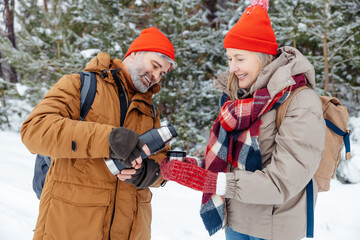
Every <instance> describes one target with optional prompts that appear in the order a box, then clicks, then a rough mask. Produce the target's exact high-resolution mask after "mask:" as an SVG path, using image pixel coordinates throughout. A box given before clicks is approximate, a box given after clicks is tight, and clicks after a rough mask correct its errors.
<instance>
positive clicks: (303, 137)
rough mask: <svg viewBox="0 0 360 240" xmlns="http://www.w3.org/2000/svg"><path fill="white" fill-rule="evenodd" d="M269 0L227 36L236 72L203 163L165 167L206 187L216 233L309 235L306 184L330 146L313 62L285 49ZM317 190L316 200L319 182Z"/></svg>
mask: <svg viewBox="0 0 360 240" xmlns="http://www.w3.org/2000/svg"><path fill="white" fill-rule="evenodd" d="M267 5H268V4H267V1H260V3H258V2H257V1H253V2H252V4H251V6H249V7H248V8H247V9H246V10H245V12H244V13H243V15H242V16H241V18H240V19H239V21H238V22H237V23H236V24H235V26H234V27H233V28H232V29H231V30H230V31H229V32H228V33H227V35H226V36H225V39H224V48H225V49H226V56H227V58H228V61H229V72H230V76H229V78H228V82H227V83H226V82H224V81H222V80H221V79H219V80H218V83H217V84H216V86H217V87H218V88H220V89H221V90H223V91H225V93H226V95H225V97H222V100H223V101H222V103H223V105H222V108H221V111H220V113H219V116H218V118H217V119H216V120H215V123H214V125H213V127H212V130H211V133H210V138H209V142H208V146H207V150H206V155H205V160H204V162H205V164H204V166H201V167H198V166H197V165H195V164H194V163H195V161H192V159H189V158H187V159H186V161H185V162H180V161H170V162H167V161H166V159H164V160H163V162H162V165H161V170H162V173H163V176H164V178H165V179H168V180H173V181H176V182H178V183H180V184H183V185H185V186H188V187H191V188H193V189H196V190H199V191H203V192H204V195H203V199H202V203H203V205H202V208H201V211H200V214H201V216H202V219H203V221H204V224H205V227H206V228H207V230H208V231H209V233H210V235H211V234H213V233H215V232H216V231H217V230H219V229H220V228H221V227H224V226H225V228H226V231H225V235H226V239H228V240H233V239H287V240H289V239H301V238H303V237H305V235H306V231H307V229H306V227H307V218H306V217H307V211H306V207H307V200H306V195H307V194H306V190H305V187H306V186H307V185H308V183H309V182H310V183H309V184H311V179H312V177H313V175H314V173H315V171H316V169H317V167H318V165H319V162H320V159H321V155H322V152H323V149H324V139H325V124H324V119H323V115H322V107H321V102H320V100H319V97H318V96H317V95H316V93H315V91H314V90H313V88H314V85H315V73H314V69H313V66H312V65H311V64H310V63H309V61H308V60H307V59H306V58H305V57H304V56H303V55H302V54H301V53H300V52H299V51H297V50H296V49H294V48H291V47H282V48H279V49H278V44H277V43H276V39H275V34H274V31H273V29H272V27H271V24H270V19H269V17H268V15H267V8H268V7H267ZM303 85H308V86H309V87H310V88H309V89H305V90H302V91H300V92H298V93H297V94H296V95H295V96H294V98H293V99H292V100H291V102H290V105H289V108H288V110H287V113H286V116H285V119H284V120H283V122H282V124H281V125H280V127H279V129H277V127H276V122H275V121H276V108H277V107H278V106H279V105H280V104H281V103H283V102H284V101H285V100H286V99H287V97H288V96H289V95H291V93H292V92H293V91H294V90H295V89H296V88H298V87H301V86H303ZM311 88H312V89H311ZM311 186H312V185H311ZM311 191H312V193H313V194H314V198H313V199H312V200H314V201H315V200H316V196H317V185H316V182H315V181H314V185H313V190H311ZM309 196H311V195H309Z"/></svg>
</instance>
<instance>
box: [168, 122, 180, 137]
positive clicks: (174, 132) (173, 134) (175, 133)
mask: <svg viewBox="0 0 360 240" xmlns="http://www.w3.org/2000/svg"><path fill="white" fill-rule="evenodd" d="M167 127H168V128H169V131H170V132H171V135H172V136H173V137H177V136H178V134H177V132H176V130H175V128H174V127H173V126H172V125H171V124H169V125H168V126H167Z"/></svg>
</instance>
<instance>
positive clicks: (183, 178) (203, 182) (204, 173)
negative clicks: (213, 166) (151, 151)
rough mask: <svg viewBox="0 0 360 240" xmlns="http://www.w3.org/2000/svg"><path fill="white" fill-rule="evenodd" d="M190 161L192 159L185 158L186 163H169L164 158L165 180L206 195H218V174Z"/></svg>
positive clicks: (162, 164)
mask: <svg viewBox="0 0 360 240" xmlns="http://www.w3.org/2000/svg"><path fill="white" fill-rule="evenodd" d="M190 160H191V158H188V159H186V158H185V161H184V162H180V161H177V160H172V161H169V162H168V161H167V158H164V159H163V160H162V162H161V166H160V168H161V173H162V175H163V178H164V179H165V180H172V181H175V182H177V183H180V184H181V185H184V186H186V187H189V188H192V189H194V190H198V191H202V192H204V193H216V182H217V176H218V174H217V173H213V172H210V171H208V170H205V169H203V168H201V167H198V166H197V163H195V162H194V161H190ZM194 160H195V159H194ZM195 161H196V160H195Z"/></svg>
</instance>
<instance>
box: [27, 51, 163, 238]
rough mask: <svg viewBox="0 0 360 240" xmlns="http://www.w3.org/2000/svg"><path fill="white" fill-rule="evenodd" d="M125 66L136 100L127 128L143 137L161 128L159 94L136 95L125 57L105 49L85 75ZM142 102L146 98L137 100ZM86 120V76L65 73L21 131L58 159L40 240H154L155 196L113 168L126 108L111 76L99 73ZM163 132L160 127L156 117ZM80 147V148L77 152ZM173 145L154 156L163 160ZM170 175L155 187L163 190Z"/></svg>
mask: <svg viewBox="0 0 360 240" xmlns="http://www.w3.org/2000/svg"><path fill="white" fill-rule="evenodd" d="M115 68H121V69H122V70H120V71H119V77H120V79H121V81H122V82H123V83H124V85H125V86H126V89H127V91H128V93H129V96H130V97H131V99H129V100H132V102H131V103H130V105H129V108H128V111H127V114H126V118H125V122H124V127H126V128H129V129H132V130H134V131H135V132H137V133H138V134H142V133H144V132H146V131H148V130H150V129H152V128H153V127H154V120H153V114H154V113H153V110H152V100H151V99H152V95H153V94H155V93H157V92H158V91H159V90H160V86H159V85H157V84H156V85H154V86H153V87H152V88H151V89H150V90H149V91H148V92H147V93H138V92H135V91H131V89H132V88H133V87H132V86H130V85H129V84H130V83H131V80H130V79H129V77H128V75H127V73H126V72H125V70H124V68H123V65H122V62H121V60H119V59H116V60H113V59H111V58H110V56H109V55H108V54H106V53H103V52H100V53H99V54H98V55H97V56H96V57H94V58H93V59H92V60H91V61H90V62H89V63H88V65H87V66H86V68H85V69H84V71H90V72H96V73H99V74H100V73H102V71H103V70H104V69H106V70H109V69H115ZM137 100H139V101H137ZM79 119H80V76H79V74H71V75H65V76H63V77H62V78H61V79H60V80H59V81H58V82H57V83H56V84H55V85H54V86H53V87H52V88H51V89H50V91H49V92H48V93H47V94H46V96H45V97H44V99H43V100H42V101H41V102H40V103H39V104H38V105H37V106H36V107H35V109H34V110H33V111H32V112H31V114H30V116H29V117H28V119H27V120H26V121H25V122H24V124H23V126H22V128H21V136H22V141H23V142H24V144H25V145H26V147H27V148H28V149H29V150H30V151H31V152H32V153H39V154H42V155H46V156H51V157H52V161H51V167H50V169H49V172H48V175H47V178H46V182H45V186H44V189H43V192H42V196H41V201H40V209H39V216H38V220H37V224H36V229H35V234H34V239H60V240H64V239H67V240H68V239H75V240H81V239H84V240H85V239H86V240H90V239H109V234H110V238H111V239H112V240H116V239H119V240H120V239H121V240H124V239H131V240H135V239H138V240H144V239H150V224H151V205H150V201H151V198H152V193H151V192H150V190H149V189H148V188H147V189H142V190H138V189H137V188H136V187H134V186H133V185H131V184H128V183H124V182H122V181H119V180H118V179H117V177H116V176H113V175H112V174H111V173H110V171H109V170H108V169H107V167H106V165H105V162H104V158H106V157H109V142H108V136H109V133H110V131H111V130H112V129H113V128H115V127H118V126H120V103H119V97H118V90H117V86H116V83H115V81H114V79H113V77H112V75H111V74H108V76H107V77H105V78H104V79H101V78H100V77H99V76H98V75H97V90H96V96H95V100H94V103H93V104H92V106H91V109H90V111H89V113H88V114H87V116H86V118H85V121H79ZM155 127H157V128H158V127H160V118H159V116H156V121H155ZM74 145H76V147H74ZM168 149H169V147H168V146H167V148H166V149H165V150H163V151H162V152H160V153H157V154H156V155H153V156H151V158H152V159H154V160H156V161H157V162H159V163H160V162H161V160H162V159H163V158H164V157H165V152H166V151H167V150H168ZM161 182H162V178H161V177H160V178H159V180H157V181H156V183H154V185H153V186H159V185H160V183H161Z"/></svg>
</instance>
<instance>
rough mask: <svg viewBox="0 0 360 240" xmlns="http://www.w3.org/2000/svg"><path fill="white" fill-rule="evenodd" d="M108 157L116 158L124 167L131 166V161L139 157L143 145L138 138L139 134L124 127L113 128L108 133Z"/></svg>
mask: <svg viewBox="0 0 360 240" xmlns="http://www.w3.org/2000/svg"><path fill="white" fill-rule="evenodd" d="M109 145H110V158H112V159H117V160H119V162H120V163H121V164H122V165H124V166H125V167H126V168H131V167H132V165H131V162H132V161H134V160H135V159H136V158H138V157H140V155H141V149H142V147H143V146H144V145H145V143H144V142H143V141H141V140H140V139H139V134H137V133H136V132H134V131H132V130H130V129H127V128H124V127H117V128H114V129H113V130H112V131H111V132H110V134H109Z"/></svg>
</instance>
